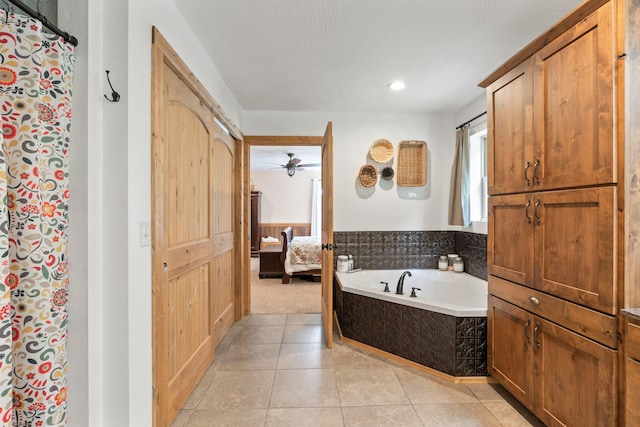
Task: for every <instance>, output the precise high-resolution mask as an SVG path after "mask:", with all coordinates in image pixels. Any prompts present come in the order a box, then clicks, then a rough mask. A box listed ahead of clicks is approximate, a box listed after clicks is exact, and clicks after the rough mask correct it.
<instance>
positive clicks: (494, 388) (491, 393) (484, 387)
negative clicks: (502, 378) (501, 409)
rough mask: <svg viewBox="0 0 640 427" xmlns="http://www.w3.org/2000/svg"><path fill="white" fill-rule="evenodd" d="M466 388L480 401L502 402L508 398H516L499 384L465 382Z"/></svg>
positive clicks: (513, 400) (513, 399)
mask: <svg viewBox="0 0 640 427" xmlns="http://www.w3.org/2000/svg"><path fill="white" fill-rule="evenodd" d="M467 388H468V389H469V390H471V392H472V393H473V394H474V395H475V396H476V397H477V398H478V400H479V401H481V402H504V401H505V400H509V401H512V402H515V401H516V399H515V398H514V397H513V396H511V394H509V392H508V391H507V390H505V389H504V387H502V386H501V385H500V384H496V383H494V384H486V383H485V384H482V383H480V384H467Z"/></svg>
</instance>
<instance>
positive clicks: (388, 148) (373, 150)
mask: <svg viewBox="0 0 640 427" xmlns="http://www.w3.org/2000/svg"><path fill="white" fill-rule="evenodd" d="M369 155H370V156H371V158H372V159H373V160H375V161H376V162H378V163H387V162H388V161H389V160H391V159H393V144H392V143H391V141H389V140H388V139H377V140H376V141H374V143H373V144H371V147H370V148H369Z"/></svg>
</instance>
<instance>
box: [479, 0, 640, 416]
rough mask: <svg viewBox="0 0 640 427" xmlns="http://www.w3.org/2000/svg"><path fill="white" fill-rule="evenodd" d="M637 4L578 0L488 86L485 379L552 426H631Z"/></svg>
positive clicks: (637, 213)
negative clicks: (622, 404)
mask: <svg viewBox="0 0 640 427" xmlns="http://www.w3.org/2000/svg"><path fill="white" fill-rule="evenodd" d="M634 3H637V2H633V1H631V0H626V1H622V0H620V1H616V0H612V1H603V0H594V1H592V0H587V1H585V2H583V3H582V4H581V5H580V6H579V7H578V8H577V9H576V10H574V12H572V13H571V14H570V15H568V16H567V17H565V18H564V19H563V20H562V21H560V22H559V23H558V24H557V25H556V26H555V27H553V28H551V29H550V30H549V31H547V32H546V33H545V34H543V35H541V36H540V37H539V38H538V39H536V40H534V41H533V42H531V43H530V44H529V45H528V46H527V47H526V48H525V49H523V51H522V52H520V53H518V54H516V55H515V56H514V57H513V58H512V59H511V60H509V61H507V63H505V64H504V65H503V66H501V67H500V68H499V69H498V70H497V71H496V72H495V73H493V74H492V75H491V76H489V77H488V78H487V79H486V80H485V81H483V82H482V83H481V84H480V85H481V86H482V87H485V88H486V90H487V118H488V141H489V145H488V155H489V158H488V169H489V171H488V172H489V173H488V191H489V194H490V197H489V229H488V239H487V244H488V248H487V256H488V268H487V269H488V273H489V277H488V281H489V293H490V296H489V309H488V326H489V330H488V334H489V335H488V347H489V348H488V363H489V372H490V374H491V375H492V376H494V377H495V378H496V379H497V380H498V381H499V382H500V383H501V384H502V385H503V386H504V387H505V388H506V389H507V390H508V391H509V392H511V393H512V394H513V395H514V396H515V397H516V398H517V399H518V400H520V401H521V402H522V403H523V404H524V405H525V406H527V407H528V408H529V409H530V410H531V411H532V412H534V413H535V414H536V415H537V416H538V417H539V418H540V419H541V420H543V421H544V422H545V423H546V424H547V425H616V424H618V423H619V422H620V421H622V418H623V417H619V413H622V411H621V410H620V408H619V399H618V396H619V392H620V390H621V389H622V387H623V385H624V381H625V380H624V378H623V376H620V377H619V376H618V374H619V371H621V369H619V365H620V364H621V363H623V360H622V359H623V358H622V352H621V349H622V346H623V344H622V342H621V340H620V339H619V337H620V336H621V325H622V324H623V322H622V321H621V317H620V310H621V309H622V308H625V307H628V306H629V305H631V306H634V305H636V304H640V299H639V298H638V288H640V269H638V268H636V267H630V265H633V264H634V263H635V264H636V265H637V264H640V258H639V257H640V251H639V250H638V249H636V248H635V246H636V245H633V244H630V243H628V242H633V241H634V239H636V238H638V237H640V235H639V232H640V230H639V227H638V226H637V225H635V224H637V222H638V221H640V209H638V208H636V207H635V206H637V204H638V203H639V200H640V199H639V197H640V191H639V190H636V189H634V187H637V177H636V175H637V173H636V171H637V170H640V154H639V153H638V148H635V145H637V141H635V142H634V141H631V140H629V139H626V138H625V114H628V112H629V111H631V110H633V108H632V109H631V110H629V108H628V107H627V106H626V104H625V102H629V100H628V99H626V97H627V95H628V93H631V92H630V91H629V88H626V87H625V84H627V83H629V82H631V83H629V84H630V85H634V84H637V83H633V81H634V80H633V79H629V77H628V76H627V77H626V79H625V76H624V73H625V60H626V58H627V56H628V55H629V53H630V52H631V51H629V52H626V51H625V48H626V49H628V47H629V46H630V43H629V41H628V40H625V34H631V33H630V32H625V26H626V25H629V23H632V24H633V25H634V26H640V22H636V23H633V22H632V21H633V19H640V13H639V12H638V10H637V9H638V7H639V6H638V5H634ZM630 11H633V12H634V13H629V12H630ZM636 34H637V32H636ZM634 52H635V53H636V54H637V52H638V50H637V49H636V50H635V51H634ZM636 80H637V78H636ZM636 90H637V89H636ZM637 101H638V100H637V97H636V102H637ZM638 117H640V115H638ZM637 126H638V125H633V126H632V127H631V129H634V130H636V129H637ZM629 207H630V208H631V209H628V208H629ZM626 208H627V209H626ZM625 209H626V211H625ZM629 236H633V237H632V238H631V239H629ZM629 263H632V264H629ZM627 386H628V385H627ZM637 387H640V384H637ZM627 388H628V387H627Z"/></svg>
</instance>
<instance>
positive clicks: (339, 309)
mask: <svg viewBox="0 0 640 427" xmlns="http://www.w3.org/2000/svg"><path fill="white" fill-rule="evenodd" d="M404 271H410V272H411V276H409V275H406V276H405V279H404V286H403V287H404V289H403V290H404V295H397V294H396V293H395V292H396V286H397V283H398V279H399V278H400V276H401V275H402V273H403V272H404ZM380 282H387V283H388V284H389V292H384V287H385V286H384V284H382V283H380ZM412 288H419V289H420V290H419V291H418V290H417V289H416V297H415V298H413V297H411V296H410V295H411V290H412ZM334 309H335V314H336V319H337V320H338V324H339V325H340V331H341V334H342V336H343V337H345V338H348V339H350V340H352V341H357V342H360V343H362V344H365V345H367V346H370V347H374V348H376V349H379V350H382V351H384V352H387V353H391V354H393V355H396V356H399V357H401V358H404V359H407V360H410V361H412V362H415V363H418V364H421V365H424V366H426V367H428V368H430V369H434V370H437V371H439V372H442V373H444V374H446V375H448V376H451V377H453V378H454V380H456V381H457V380H458V379H459V377H479V376H486V375H487V282H486V281H485V280H482V279H479V278H477V277H475V276H472V275H469V274H466V273H455V272H452V271H439V270H435V269H407V270H362V271H358V272H353V273H343V272H336V273H335V279H334Z"/></svg>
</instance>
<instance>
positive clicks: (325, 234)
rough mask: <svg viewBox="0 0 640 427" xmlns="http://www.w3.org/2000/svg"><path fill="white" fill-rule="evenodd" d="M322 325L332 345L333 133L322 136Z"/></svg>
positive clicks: (330, 125) (329, 128)
mask: <svg viewBox="0 0 640 427" xmlns="http://www.w3.org/2000/svg"><path fill="white" fill-rule="evenodd" d="M322 244H323V245H327V246H328V247H327V246H325V249H323V251H322V325H323V329H324V336H325V339H326V342H327V347H329V348H331V347H332V346H333V134H332V124H331V122H329V123H328V124H327V129H326V130H325V133H324V137H323V138H322Z"/></svg>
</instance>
